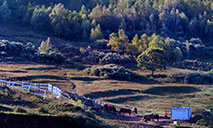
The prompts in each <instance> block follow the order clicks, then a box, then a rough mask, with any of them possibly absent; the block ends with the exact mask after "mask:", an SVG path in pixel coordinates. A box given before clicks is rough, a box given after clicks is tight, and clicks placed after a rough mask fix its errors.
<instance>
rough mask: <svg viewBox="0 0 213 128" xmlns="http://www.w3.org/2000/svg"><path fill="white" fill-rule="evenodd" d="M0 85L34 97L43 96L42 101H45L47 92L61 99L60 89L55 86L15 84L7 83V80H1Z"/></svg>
mask: <svg viewBox="0 0 213 128" xmlns="http://www.w3.org/2000/svg"><path fill="white" fill-rule="evenodd" d="M0 83H1V84H2V85H3V86H8V87H9V88H12V89H14V88H15V89H21V90H25V91H28V93H31V94H34V95H40V96H43V97H44V99H46V95H47V91H48V92H50V93H53V94H54V95H56V96H57V97H58V98H60V97H61V93H62V91H61V89H60V88H58V87H55V86H52V85H51V84H42V83H25V82H22V83H17V82H13V81H7V80H1V79H0Z"/></svg>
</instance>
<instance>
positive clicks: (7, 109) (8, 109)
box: [0, 105, 13, 112]
mask: <svg viewBox="0 0 213 128" xmlns="http://www.w3.org/2000/svg"><path fill="white" fill-rule="evenodd" d="M0 111H7V112H12V111H13V109H11V108H8V107H4V106H1V105H0Z"/></svg>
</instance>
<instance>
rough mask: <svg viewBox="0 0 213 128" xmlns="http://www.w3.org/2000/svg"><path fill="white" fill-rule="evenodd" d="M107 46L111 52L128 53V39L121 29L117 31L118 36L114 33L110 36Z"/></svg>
mask: <svg viewBox="0 0 213 128" xmlns="http://www.w3.org/2000/svg"><path fill="white" fill-rule="evenodd" d="M107 45H108V46H111V49H112V50H115V51H118V52H124V51H126V52H129V46H130V45H129V39H128V36H127V35H126V34H125V31H124V30H123V29H119V31H118V36H117V34H116V33H112V34H110V37H109V43H108V44H107Z"/></svg>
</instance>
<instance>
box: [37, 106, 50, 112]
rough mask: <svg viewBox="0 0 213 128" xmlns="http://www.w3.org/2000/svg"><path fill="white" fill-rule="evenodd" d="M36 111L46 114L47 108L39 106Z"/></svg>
mask: <svg viewBox="0 0 213 128" xmlns="http://www.w3.org/2000/svg"><path fill="white" fill-rule="evenodd" d="M38 112H39V113H42V114H48V110H47V109H45V108H44V107H40V108H39V109H38Z"/></svg>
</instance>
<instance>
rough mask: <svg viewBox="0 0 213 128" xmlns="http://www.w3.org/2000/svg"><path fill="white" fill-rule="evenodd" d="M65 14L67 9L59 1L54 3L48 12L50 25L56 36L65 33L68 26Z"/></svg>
mask: <svg viewBox="0 0 213 128" xmlns="http://www.w3.org/2000/svg"><path fill="white" fill-rule="evenodd" d="M67 15H68V10H67V9H65V8H64V5H63V4H61V3H59V4H57V5H55V6H54V8H53V9H52V11H51V13H50V14H49V17H50V20H51V27H52V29H53V31H54V33H55V34H56V35H57V36H58V37H60V36H62V35H63V34H65V33H67V30H68V28H69V26H68V21H67ZM68 31H69V30H68Z"/></svg>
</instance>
